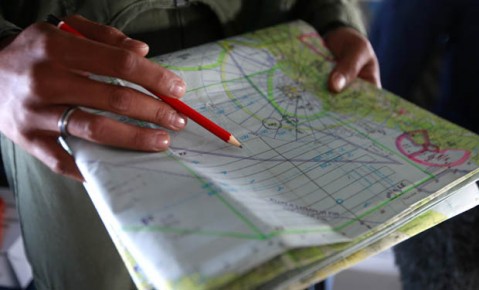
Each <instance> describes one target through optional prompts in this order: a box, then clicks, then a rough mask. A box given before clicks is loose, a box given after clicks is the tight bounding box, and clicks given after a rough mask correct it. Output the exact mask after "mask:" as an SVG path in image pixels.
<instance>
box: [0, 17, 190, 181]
mask: <svg viewBox="0 0 479 290" xmlns="http://www.w3.org/2000/svg"><path fill="white" fill-rule="evenodd" d="M66 22H68V23H70V24H71V25H72V26H73V27H75V28H76V29H78V30H79V31H80V32H81V33H82V34H83V35H85V36H87V37H88V39H85V38H79V37H76V36H73V35H71V34H69V33H66V32H64V31H61V30H59V29H57V28H55V27H53V26H52V25H50V24H46V23H37V24H33V25H31V26H29V27H27V28H26V29H25V30H23V31H22V32H21V33H19V34H18V35H16V36H9V37H7V38H4V39H3V40H2V42H1V43H2V45H3V47H2V48H1V50H0V87H2V91H1V92H0V131H1V132H2V133H3V134H4V135H5V136H7V137H8V138H9V139H11V140H12V141H13V142H15V143H16V144H17V145H19V146H21V147H22V148H24V149H25V150H26V151H28V152H29V153H30V154H32V155H33V156H35V157H36V158H38V159H39V160H40V161H42V162H43V163H45V164H46V165H47V166H48V167H50V168H51V169H52V170H53V171H55V172H57V173H60V174H63V175H67V176H70V177H73V178H76V179H78V180H82V177H81V175H80V173H79V171H78V169H77V167H76V165H75V163H74V160H73V158H72V157H71V156H69V155H68V154H67V153H66V152H65V151H64V150H63V149H62V148H61V147H60V145H59V144H58V143H57V137H58V135H59V129H58V126H57V122H58V120H59V118H60V116H61V115H62V113H63V112H64V111H65V110H66V109H67V108H68V107H71V106H84V107H90V108H96V109H100V110H105V111H110V112H114V113H118V114H123V115H126V116H129V117H132V118H136V119H140V120H145V121H148V122H152V123H156V124H159V125H160V126H163V127H165V128H167V129H172V130H180V129H182V128H183V127H184V126H185V122H186V120H185V118H184V117H183V116H181V115H179V114H177V113H176V111H175V110H173V109H172V108H170V107H169V106H168V105H166V104H165V103H163V102H161V101H158V100H155V99H153V98H152V97H150V96H147V95H144V94H142V93H140V92H138V91H136V90H133V89H129V88H124V87H119V86H115V85H110V84H105V83H100V82H97V81H94V80H91V79H89V78H88V77H87V75H88V74H89V73H93V74H98V75H107V76H112V77H118V78H121V79H125V80H128V81H131V82H134V83H137V84H139V85H141V86H143V87H145V88H147V89H149V90H151V91H154V92H156V93H159V94H163V95H167V96H171V97H181V96H182V95H183V94H184V91H185V84H184V82H183V81H182V80H181V79H180V78H179V77H178V76H176V75H174V74H173V73H171V72H170V71H168V70H166V69H164V68H162V67H160V66H158V65H156V64H154V63H152V62H150V61H148V60H147V59H145V58H144V56H145V55H146V53H147V52H148V47H147V45H146V44H144V43H142V42H139V41H136V40H132V39H130V38H128V37H126V36H125V35H124V34H123V33H121V32H119V31H118V30H116V29H114V28H111V27H107V26H104V25H100V24H97V23H93V22H90V21H88V20H86V19H84V18H82V17H78V16H73V17H69V18H68V19H66ZM68 131H69V133H70V134H71V135H73V136H77V137H79V138H82V139H86V140H90V141H92V142H96V143H100V144H105V145H112V146H116V147H120V148H128V149H134V150H143V151H162V150H165V149H166V148H168V145H169V136H168V133H167V132H166V131H163V130H156V129H149V128H140V127H136V126H131V125H127V124H123V123H120V122H116V121H113V120H111V119H108V118H105V117H101V116H98V115H93V114H90V113H87V112H84V111H80V110H77V111H75V112H74V113H73V114H72V116H71V119H70V122H69V125H68Z"/></svg>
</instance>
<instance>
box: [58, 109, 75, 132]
mask: <svg viewBox="0 0 479 290" xmlns="http://www.w3.org/2000/svg"><path fill="white" fill-rule="evenodd" d="M77 109H78V107H68V108H67V109H66V110H65V111H64V112H63V114H62V115H61V116H60V119H58V130H59V131H60V136H61V137H63V138H66V137H68V136H70V133H68V122H69V121H70V117H71V116H72V114H73V112H75V111H76V110H77Z"/></svg>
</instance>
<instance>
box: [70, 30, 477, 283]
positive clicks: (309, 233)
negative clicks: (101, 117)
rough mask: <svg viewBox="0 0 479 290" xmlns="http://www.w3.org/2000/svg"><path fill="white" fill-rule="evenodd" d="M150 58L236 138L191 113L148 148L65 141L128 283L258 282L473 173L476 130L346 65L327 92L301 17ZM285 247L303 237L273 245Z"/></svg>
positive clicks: (327, 66) (387, 223) (368, 231)
mask: <svg viewBox="0 0 479 290" xmlns="http://www.w3.org/2000/svg"><path fill="white" fill-rule="evenodd" d="M152 61H154V62H157V63H159V64H161V65H163V66H165V67H166V68H168V69H170V70H172V71H174V72H175V73H176V74H178V75H179V76H180V77H182V78H183V79H184V80H185V82H186V83H187V86H188V90H187V93H186V95H185V96H184V98H183V101H185V102H186V103H188V104H189V105H190V106H192V107H193V108H195V109H196V110H198V111H199V112H200V113H202V114H203V115H205V116H206V117H208V118H209V119H211V120H213V121H214V122H215V123H217V124H219V125H220V126H222V127H223V128H225V129H226V130H228V131H229V132H232V133H233V134H234V135H235V137H236V138H238V140H239V141H240V142H241V143H242V145H243V148H237V147H234V146H231V145H228V144H226V143H224V142H222V141H221V140H219V139H218V138H216V137H215V136H214V135H212V134H211V133H210V132H208V131H206V130H205V129H203V128H202V127H200V126H198V125H197V124H195V123H194V122H191V121H190V122H189V123H188V126H187V128H186V129H185V130H184V131H182V132H179V133H171V134H172V142H171V148H170V150H168V151H167V152H163V153H140V152H130V151H124V150H117V149H113V148H106V147H102V146H98V145H95V144H91V143H88V142H86V141H81V140H76V139H71V140H69V144H70V146H71V147H72V149H73V152H74V156H75V159H76V162H77V164H78V166H79V168H80V170H81V171H82V174H83V175H84V177H85V179H86V181H87V182H86V188H87V190H88V192H89V194H90V196H91V198H92V200H93V202H94V204H95V206H96V207H97V210H98V211H99V213H100V216H101V218H102V219H103V221H104V223H105V225H106V226H107V228H108V230H109V233H110V235H111V236H112V238H113V240H114V241H115V244H116V245H117V247H118V248H119V251H120V253H122V256H123V258H124V259H125V261H126V263H127V264H128V265H129V266H130V272H131V274H132V277H133V278H134V279H135V282H136V283H137V285H138V287H139V288H140V289H210V288H216V287H221V286H224V285H233V284H231V283H233V282H234V281H237V280H241V279H243V280H245V279H247V280H248V279H249V281H248V283H249V284H248V285H261V283H263V282H267V281H268V279H270V278H271V279H273V278H274V276H275V275H277V274H278V271H281V270H278V269H286V268H287V269H289V270H291V269H295V268H297V267H300V266H303V265H306V264H307V263H312V262H315V261H314V259H317V260H320V259H323V258H325V257H327V252H328V251H325V250H324V249H329V252H334V251H335V250H338V249H341V246H340V245H343V247H344V245H347V244H348V243H351V242H354V241H359V240H361V239H365V238H367V237H371V236H374V235H376V234H377V233H381V231H383V230H385V229H387V228H388V227H391V225H394V224H395V223H397V221H401V220H407V219H411V218H412V217H416V215H417V214H419V212H420V209H422V208H424V207H425V206H427V205H428V204H430V203H431V202H436V201H437V200H439V199H441V197H442V196H446V195H447V194H450V193H451V192H452V191H453V189H457V187H460V186H463V185H465V183H466V182H470V181H471V180H472V179H474V176H475V177H477V176H478V175H479V169H478V164H479V155H478V150H479V137H478V136H477V135H475V134H473V133H471V132H468V131H466V130H464V129H462V128H460V127H458V126H456V125H454V124H451V123H448V122H446V121H444V120H442V119H440V118H438V117H436V116H434V115H432V114H430V113H427V112H425V111H423V110H422V109H419V108H418V107H416V106H414V105H412V104H410V103H408V102H406V101H404V100H401V99H400V98H398V97H396V96H393V95H392V94H390V93H388V92H386V91H384V90H379V89H377V88H375V87H373V86H372V85H370V84H368V83H366V82H363V81H360V80H358V81H356V82H354V83H353V84H352V85H351V86H350V87H348V88H347V89H346V90H344V91H343V92H342V93H340V94H332V93H330V92H329V91H328V90H327V80H328V76H329V72H330V71H331V69H332V68H333V66H334V61H333V58H332V56H331V54H330V53H329V52H328V50H327V49H326V48H325V46H324V45H323V43H322V39H321V38H320V37H319V35H318V34H317V33H316V32H315V31H314V30H313V29H312V28H311V27H310V26H308V25H307V24H306V23H304V22H292V23H289V24H284V25H280V26H276V27H273V28H268V29H265V30H260V31H257V32H253V33H250V34H246V35H242V36H238V37H234V38H229V39H225V40H222V41H219V42H216V43H211V44H206V45H203V46H199V47H195V48H191V49H187V50H183V51H179V52H176V53H172V54H168V55H163V56H159V57H156V58H153V59H152ZM116 82H117V83H118V84H120V85H127V86H131V87H134V88H136V89H139V90H142V91H144V90H143V89H142V88H139V87H137V86H135V85H134V84H129V83H125V82H123V81H120V80H116ZM112 117H115V118H119V119H120V120H122V121H125V122H133V123H135V124H137V125H140V126H152V127H154V126H153V125H151V124H147V123H144V122H141V121H136V120H129V119H127V118H124V117H121V116H112ZM293 249H304V250H302V251H303V252H301V251H296V252H294V254H290V256H289V259H285V258H284V257H285V256H284V253H288V252H289V251H290V250H293ZM289 253H291V252H289ZM282 254H283V256H281V255H282ZM278 257H280V258H279V259H278ZM272 263H277V264H278V265H276V266H275V265H274V264H272ZM279 264H280V265H279ZM265 265H266V266H265ZM260 266H261V267H263V268H262V269H264V271H263V272H261V275H258V274H257V273H256V274H251V275H249V276H248V273H252V272H251V271H252V270H253V269H258V267H260ZM245 275H246V276H245ZM245 277H246V278H245ZM238 287H239V286H238ZM240 288H241V287H240Z"/></svg>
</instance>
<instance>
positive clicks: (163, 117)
mask: <svg viewBox="0 0 479 290" xmlns="http://www.w3.org/2000/svg"><path fill="white" fill-rule="evenodd" d="M171 115H172V114H171V111H170V110H169V109H167V108H165V106H159V107H158V108H157V109H156V112H155V119H154V121H155V122H166V121H168V120H169V119H170V118H171Z"/></svg>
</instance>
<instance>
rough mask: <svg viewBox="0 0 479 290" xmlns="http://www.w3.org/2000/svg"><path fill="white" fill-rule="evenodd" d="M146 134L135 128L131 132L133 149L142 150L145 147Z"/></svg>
mask: <svg viewBox="0 0 479 290" xmlns="http://www.w3.org/2000/svg"><path fill="white" fill-rule="evenodd" d="M145 135H146V134H145V133H144V131H143V130H142V129H141V128H139V127H136V128H134V131H133V134H132V143H133V144H132V145H133V147H134V148H137V149H144V148H145V147H146V146H145V145H146V141H145V140H146V136H145Z"/></svg>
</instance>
